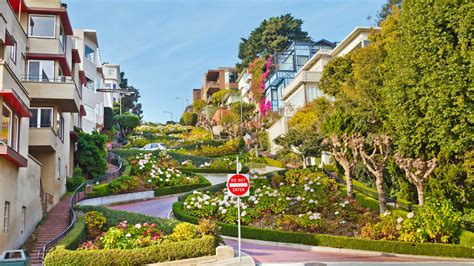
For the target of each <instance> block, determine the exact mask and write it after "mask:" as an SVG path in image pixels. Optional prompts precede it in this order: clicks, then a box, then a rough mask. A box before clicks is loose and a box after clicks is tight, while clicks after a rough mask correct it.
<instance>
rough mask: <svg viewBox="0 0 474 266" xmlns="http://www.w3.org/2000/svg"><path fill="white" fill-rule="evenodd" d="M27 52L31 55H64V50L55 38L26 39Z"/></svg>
mask: <svg viewBox="0 0 474 266" xmlns="http://www.w3.org/2000/svg"><path fill="white" fill-rule="evenodd" d="M28 43H29V45H28V47H29V48H30V49H29V50H28V52H29V53H31V54H64V50H63V48H62V46H61V43H60V42H59V39H56V38H35V37H29V38H28Z"/></svg>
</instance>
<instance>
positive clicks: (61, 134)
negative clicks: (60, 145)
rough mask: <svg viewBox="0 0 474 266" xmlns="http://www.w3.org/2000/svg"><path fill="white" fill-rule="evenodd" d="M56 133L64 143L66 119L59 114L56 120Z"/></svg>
mask: <svg viewBox="0 0 474 266" xmlns="http://www.w3.org/2000/svg"><path fill="white" fill-rule="evenodd" d="M56 122H57V125H56V131H57V132H56V133H57V135H58V137H59V139H61V140H63V141H64V118H63V116H62V115H61V114H60V113H59V112H58V115H57V118H56Z"/></svg>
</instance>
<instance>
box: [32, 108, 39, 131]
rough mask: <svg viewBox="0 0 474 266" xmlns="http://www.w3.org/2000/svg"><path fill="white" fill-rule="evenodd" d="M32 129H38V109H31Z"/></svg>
mask: <svg viewBox="0 0 474 266" xmlns="http://www.w3.org/2000/svg"><path fill="white" fill-rule="evenodd" d="M30 111H31V118H30V127H38V109H31V110H30Z"/></svg>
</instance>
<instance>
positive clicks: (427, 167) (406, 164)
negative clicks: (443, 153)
mask: <svg viewBox="0 0 474 266" xmlns="http://www.w3.org/2000/svg"><path fill="white" fill-rule="evenodd" d="M395 162H396V163H397V165H398V166H399V167H400V168H401V169H402V170H403V171H405V174H406V177H407V179H408V181H409V182H410V183H412V184H413V185H414V186H415V187H416V190H417V191H418V204H419V205H420V206H422V205H423V204H424V203H425V197H424V193H425V191H424V188H425V181H426V180H427V179H428V177H429V176H430V174H431V172H433V170H434V169H435V168H436V158H433V159H431V160H428V161H424V160H422V159H420V158H416V159H413V158H405V157H403V156H402V155H401V154H399V153H397V154H395Z"/></svg>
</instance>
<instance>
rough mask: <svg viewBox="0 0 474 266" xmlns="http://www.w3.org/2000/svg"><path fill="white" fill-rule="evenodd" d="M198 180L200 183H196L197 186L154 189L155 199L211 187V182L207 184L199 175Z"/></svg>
mask: <svg viewBox="0 0 474 266" xmlns="http://www.w3.org/2000/svg"><path fill="white" fill-rule="evenodd" d="M199 180H200V182H199V183H197V184H189V185H180V186H174V187H162V188H157V189H155V197H158V196H164V195H170V194H176V193H182V192H188V191H191V190H195V189H198V188H203V187H208V186H210V185H211V182H209V180H207V179H206V178H205V177H204V176H201V175H200V176H199Z"/></svg>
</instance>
